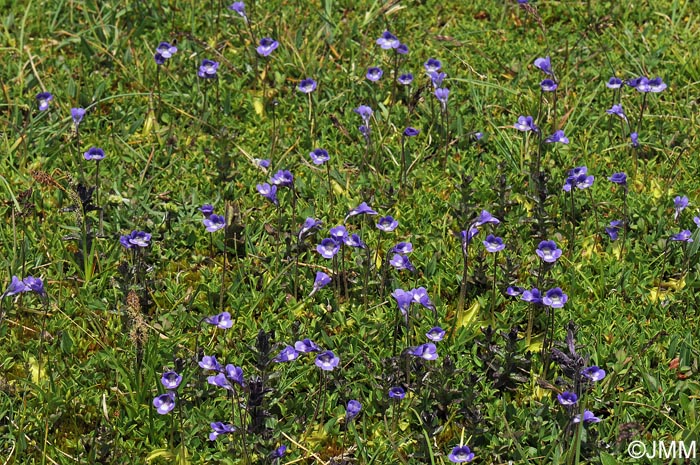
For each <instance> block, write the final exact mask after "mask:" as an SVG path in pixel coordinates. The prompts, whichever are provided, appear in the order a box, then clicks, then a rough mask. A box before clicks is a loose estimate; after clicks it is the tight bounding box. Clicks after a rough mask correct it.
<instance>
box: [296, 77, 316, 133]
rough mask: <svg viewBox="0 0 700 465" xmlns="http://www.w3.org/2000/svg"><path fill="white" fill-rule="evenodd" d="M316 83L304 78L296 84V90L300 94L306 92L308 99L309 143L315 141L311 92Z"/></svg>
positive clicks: (314, 120) (314, 114)
mask: <svg viewBox="0 0 700 465" xmlns="http://www.w3.org/2000/svg"><path fill="white" fill-rule="evenodd" d="M317 85H318V84H317V82H316V81H314V80H313V79H311V78H306V79H302V80H301V81H299V85H298V86H297V90H298V91H299V92H301V93H302V94H306V96H307V98H308V100H309V144H312V143H313V142H314V141H315V128H316V113H315V112H314V99H313V93H314V91H315V90H316V87H317Z"/></svg>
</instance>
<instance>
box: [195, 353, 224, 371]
mask: <svg viewBox="0 0 700 465" xmlns="http://www.w3.org/2000/svg"><path fill="white" fill-rule="evenodd" d="M199 366H200V367H202V368H204V369H205V370H213V371H221V370H222V368H221V365H220V364H219V362H217V361H216V356H215V355H204V356H202V360H201V361H200V362H199Z"/></svg>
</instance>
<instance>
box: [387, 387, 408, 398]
mask: <svg viewBox="0 0 700 465" xmlns="http://www.w3.org/2000/svg"><path fill="white" fill-rule="evenodd" d="M404 397H406V391H404V389H403V388H402V387H401V386H394V387H392V388H390V389H389V398H390V399H397V400H401V399H403V398H404Z"/></svg>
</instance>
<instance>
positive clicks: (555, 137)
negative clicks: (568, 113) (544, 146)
mask: <svg viewBox="0 0 700 465" xmlns="http://www.w3.org/2000/svg"><path fill="white" fill-rule="evenodd" d="M544 141H545V142H546V143H548V144H554V143H556V142H559V143H561V144H565V145H566V144H568V143H569V138H568V137H566V135H565V134H564V131H562V130H561V129H559V130H558V131H557V132H555V133H554V134H552V135H551V136H549V137H547V138H546V139H545V140H544Z"/></svg>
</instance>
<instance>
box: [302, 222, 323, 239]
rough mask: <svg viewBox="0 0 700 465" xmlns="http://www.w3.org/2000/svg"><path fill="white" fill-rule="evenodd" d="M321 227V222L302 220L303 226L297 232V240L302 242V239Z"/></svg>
mask: <svg viewBox="0 0 700 465" xmlns="http://www.w3.org/2000/svg"><path fill="white" fill-rule="evenodd" d="M322 225H323V221H321V220H317V219H314V218H311V217H309V218H306V219H305V220H304V224H303V225H302V226H301V229H300V230H299V240H302V239H303V238H305V237H307V236H308V235H309V234H311V232H313V231H315V230H317V229H319V228H320V227H321V226H322Z"/></svg>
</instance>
